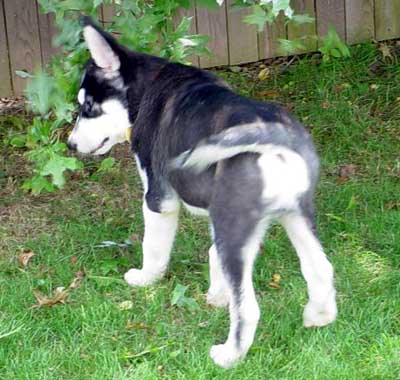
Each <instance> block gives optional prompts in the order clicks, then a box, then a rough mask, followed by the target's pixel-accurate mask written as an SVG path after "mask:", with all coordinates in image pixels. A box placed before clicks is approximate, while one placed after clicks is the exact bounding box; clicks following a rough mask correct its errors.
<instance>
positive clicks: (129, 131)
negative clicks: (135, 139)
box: [125, 127, 132, 143]
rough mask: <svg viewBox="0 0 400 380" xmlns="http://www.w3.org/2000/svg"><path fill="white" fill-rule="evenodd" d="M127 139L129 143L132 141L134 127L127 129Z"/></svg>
mask: <svg viewBox="0 0 400 380" xmlns="http://www.w3.org/2000/svg"><path fill="white" fill-rule="evenodd" d="M125 139H126V141H128V142H129V143H130V142H131V140H132V127H129V128H127V129H126V131H125Z"/></svg>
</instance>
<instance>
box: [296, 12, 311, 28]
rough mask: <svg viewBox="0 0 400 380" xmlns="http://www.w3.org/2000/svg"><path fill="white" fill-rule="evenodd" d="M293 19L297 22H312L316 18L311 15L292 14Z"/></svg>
mask: <svg viewBox="0 0 400 380" xmlns="http://www.w3.org/2000/svg"><path fill="white" fill-rule="evenodd" d="M292 21H293V22H294V23H295V24H299V25H300V24H312V23H314V22H315V18H314V17H310V16H309V15H306V14H304V15H293V16H292Z"/></svg>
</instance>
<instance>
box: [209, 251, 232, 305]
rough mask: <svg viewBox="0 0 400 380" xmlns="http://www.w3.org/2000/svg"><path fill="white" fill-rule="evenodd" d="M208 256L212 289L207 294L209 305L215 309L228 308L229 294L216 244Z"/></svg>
mask: <svg viewBox="0 0 400 380" xmlns="http://www.w3.org/2000/svg"><path fill="white" fill-rule="evenodd" d="M208 255H209V262H210V288H209V289H208V292H207V303H208V304H209V305H212V306H215V307H224V306H227V305H228V304H229V293H228V289H227V285H226V281H225V278H224V273H223V270H222V267H221V263H220V260H219V258H218V252H217V248H216V246H215V244H213V245H212V246H211V248H210V249H209V251H208Z"/></svg>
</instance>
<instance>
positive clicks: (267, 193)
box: [68, 17, 337, 368]
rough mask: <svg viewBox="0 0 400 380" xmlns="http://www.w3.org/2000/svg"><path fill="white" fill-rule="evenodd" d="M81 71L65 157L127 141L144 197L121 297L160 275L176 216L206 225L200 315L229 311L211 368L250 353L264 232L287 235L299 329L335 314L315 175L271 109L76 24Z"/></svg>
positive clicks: (300, 141)
mask: <svg viewBox="0 0 400 380" xmlns="http://www.w3.org/2000/svg"><path fill="white" fill-rule="evenodd" d="M83 26H84V38H85V40H86V43H87V46H88V48H89V50H90V53H91V57H92V59H91V60H90V61H89V62H88V64H87V67H86V72H85V74H84V76H83V79H82V84H81V87H80V90H79V94H78V101H79V103H80V114H79V117H78V120H77V122H76V126H75V127H74V129H73V131H72V133H71V135H70V137H69V139H68V146H69V147H70V148H71V149H74V150H77V151H78V152H80V153H90V154H94V155H100V154H104V153H106V152H108V151H109V150H110V149H111V147H112V146H113V145H115V144H116V143H122V142H124V141H125V139H126V137H125V136H126V133H127V131H130V130H131V138H130V141H131V146H132V150H133V153H134V155H135V158H136V162H137V168H138V171H139V173H140V176H141V179H142V182H143V187H144V193H145V195H144V202H143V214H144V223H145V233H144V239H143V267H142V269H131V270H129V271H128V272H127V273H126V274H125V280H126V281H127V283H128V284H129V285H131V286H145V285H149V284H152V283H154V282H155V281H156V280H157V279H159V278H160V277H162V275H163V274H164V273H165V271H166V269H167V267H168V262H169V259H170V251H171V248H172V245H173V241H174V235H175V232H176V228H177V224H178V214H179V207H180V204H184V205H185V206H186V207H187V208H188V209H189V211H191V212H193V213H195V214H204V215H208V216H209V218H210V225H211V228H210V229H211V236H212V241H213V244H212V246H211V248H210V250H209V255H210V288H209V290H208V294H207V301H208V303H209V304H211V305H215V306H226V305H229V311H230V329H229V335H228V339H227V341H226V342H225V343H224V344H220V345H215V346H213V347H212V348H211V351H210V355H211V358H212V359H213V360H214V362H215V363H216V364H218V365H220V366H222V367H225V368H227V367H230V366H232V365H234V364H235V363H236V362H237V361H238V360H240V359H241V358H243V357H244V356H245V355H246V353H247V351H248V350H249V348H250V346H251V344H252V342H253V339H254V334H255V330H256V326H257V322H258V319H259V315H260V312H259V307H258V304H257V301H256V296H255V293H254V288H253V283H252V271H253V265H254V261H255V259H256V257H257V253H258V250H259V247H260V242H261V241H262V239H263V236H264V233H265V231H266V229H267V227H268V225H269V224H270V223H271V221H273V220H274V219H275V220H278V221H279V222H281V223H282V225H283V226H284V228H285V229H286V231H287V233H288V235H289V238H290V240H291V242H292V244H293V245H294V247H295V249H296V251H297V254H298V256H299V258H300V264H301V270H302V273H303V276H304V278H305V280H306V282H307V286H308V294H309V301H308V303H307V305H306V306H305V310H304V325H305V326H306V327H311V326H324V325H327V324H329V323H331V322H332V321H334V320H335V318H336V314H337V310H336V302H335V289H334V285H333V269H332V266H331V264H330V263H329V261H328V260H327V258H326V256H325V254H324V251H323V249H322V247H321V244H320V242H319V240H318V238H317V236H316V232H315V219H314V207H313V193H314V188H315V185H316V182H317V179H318V170H319V163H318V157H317V155H316V153H315V150H314V146H313V143H312V141H311V139H310V136H309V135H308V133H307V132H306V131H305V130H304V128H303V127H302V126H301V125H300V124H299V123H298V122H297V121H296V120H295V119H294V118H293V117H292V116H291V115H289V114H288V113H287V111H285V110H284V109H283V108H282V107H280V106H278V105H275V104H270V103H262V102H258V101H254V100H251V99H247V98H244V97H242V96H240V95H237V94H235V93H234V92H233V91H232V90H231V89H230V88H229V86H228V85H227V84H226V83H224V82H223V81H222V80H221V79H219V78H217V77H215V76H214V75H213V74H211V73H209V72H207V71H203V70H200V69H198V68H195V67H188V66H184V65H181V64H178V63H171V62H168V61H167V60H164V59H161V58H157V57H153V56H150V55H146V54H139V53H136V52H132V51H129V50H128V49H126V48H124V47H123V46H121V45H120V44H119V43H118V42H117V41H116V40H115V39H114V38H113V37H112V36H111V35H110V34H108V33H106V32H104V31H103V30H101V29H100V28H99V27H98V26H96V25H95V24H94V23H93V22H92V20H91V19H90V18H87V17H85V18H83Z"/></svg>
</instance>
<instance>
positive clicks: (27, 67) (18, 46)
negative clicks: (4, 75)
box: [4, 0, 42, 94]
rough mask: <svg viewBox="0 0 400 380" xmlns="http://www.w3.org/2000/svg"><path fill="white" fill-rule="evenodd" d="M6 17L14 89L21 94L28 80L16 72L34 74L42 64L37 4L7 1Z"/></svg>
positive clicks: (19, 0)
mask: <svg viewBox="0 0 400 380" xmlns="http://www.w3.org/2000/svg"><path fill="white" fill-rule="evenodd" d="M4 5H5V16H6V20H7V35H8V43H9V46H10V47H12V48H10V51H9V54H10V62H11V73H12V78H13V79H12V81H13V87H14V91H15V93H16V94H21V93H22V92H23V90H24V88H25V85H26V80H25V79H22V78H20V77H18V76H16V75H15V71H16V70H22V71H27V72H29V73H32V72H33V71H34V69H35V68H36V67H39V66H40V65H41V63H42V57H41V53H40V38H39V26H38V18H37V9H36V4H35V2H34V1H32V0H18V1H6V2H4Z"/></svg>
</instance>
